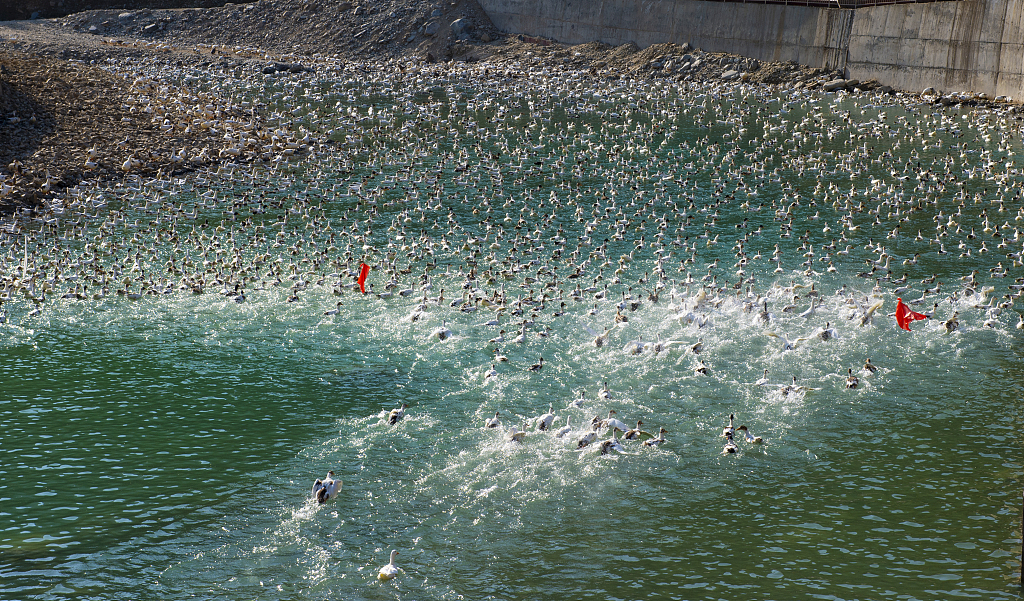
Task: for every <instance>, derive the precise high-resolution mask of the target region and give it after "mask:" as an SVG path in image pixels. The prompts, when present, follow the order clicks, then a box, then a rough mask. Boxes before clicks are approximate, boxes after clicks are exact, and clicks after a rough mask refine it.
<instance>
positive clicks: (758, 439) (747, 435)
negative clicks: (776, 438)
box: [736, 426, 764, 444]
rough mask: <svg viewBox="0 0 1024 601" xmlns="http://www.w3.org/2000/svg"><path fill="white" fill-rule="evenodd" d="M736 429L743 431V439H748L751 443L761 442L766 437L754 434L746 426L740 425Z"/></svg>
mask: <svg viewBox="0 0 1024 601" xmlns="http://www.w3.org/2000/svg"><path fill="white" fill-rule="evenodd" d="M736 431H737V432H739V433H741V434H742V435H743V440H746V441H747V442H749V443H750V444H760V443H762V442H764V439H763V438H761V437H760V436H754V435H753V434H751V433H750V430H748V429H747V427H746V426H740V427H739V428H736Z"/></svg>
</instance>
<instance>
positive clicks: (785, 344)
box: [766, 332, 807, 352]
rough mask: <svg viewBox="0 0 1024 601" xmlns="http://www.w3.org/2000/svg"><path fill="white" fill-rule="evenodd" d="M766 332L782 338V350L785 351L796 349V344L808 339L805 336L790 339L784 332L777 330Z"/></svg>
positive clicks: (773, 336)
mask: <svg viewBox="0 0 1024 601" xmlns="http://www.w3.org/2000/svg"><path fill="white" fill-rule="evenodd" d="M766 333H767V334H768V335H769V336H771V337H772V338H778V339H780V340H782V351H783V352H785V351H792V350H794V349H796V345H797V344H799V343H801V342H803V341H805V340H807V339H806V338H803V337H799V338H797V339H795V340H790V339H789V338H786V337H785V336H783V335H782V334H778V333H776V332H766Z"/></svg>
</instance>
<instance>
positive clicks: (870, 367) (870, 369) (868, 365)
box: [864, 357, 878, 373]
mask: <svg viewBox="0 0 1024 601" xmlns="http://www.w3.org/2000/svg"><path fill="white" fill-rule="evenodd" d="M864 369H865V370H866V371H868V372H870V373H875V372H877V371H878V366H877V365H875V364H874V363H872V362H871V357H868V358H867V359H866V360H865V361H864Z"/></svg>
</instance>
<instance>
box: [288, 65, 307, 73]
mask: <svg viewBox="0 0 1024 601" xmlns="http://www.w3.org/2000/svg"><path fill="white" fill-rule="evenodd" d="M305 70H306V68H305V67H303V66H302V65H288V72H289V73H302V72H303V71H305Z"/></svg>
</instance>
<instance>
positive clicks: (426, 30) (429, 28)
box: [423, 21, 441, 36]
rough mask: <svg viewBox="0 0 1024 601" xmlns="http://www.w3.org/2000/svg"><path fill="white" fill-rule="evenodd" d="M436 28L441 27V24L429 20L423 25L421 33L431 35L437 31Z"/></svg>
mask: <svg viewBox="0 0 1024 601" xmlns="http://www.w3.org/2000/svg"><path fill="white" fill-rule="evenodd" d="M438 29H441V24H440V23H438V22H437V21H431V22H429V23H427V24H426V25H424V26H423V34H424V35H429V36H433V35H434V34H436V33H437V30H438Z"/></svg>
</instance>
